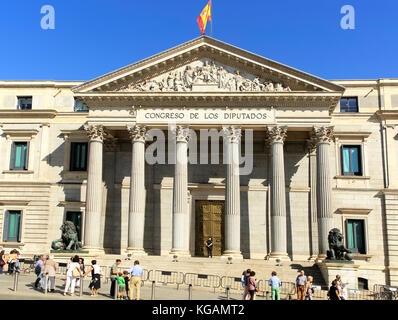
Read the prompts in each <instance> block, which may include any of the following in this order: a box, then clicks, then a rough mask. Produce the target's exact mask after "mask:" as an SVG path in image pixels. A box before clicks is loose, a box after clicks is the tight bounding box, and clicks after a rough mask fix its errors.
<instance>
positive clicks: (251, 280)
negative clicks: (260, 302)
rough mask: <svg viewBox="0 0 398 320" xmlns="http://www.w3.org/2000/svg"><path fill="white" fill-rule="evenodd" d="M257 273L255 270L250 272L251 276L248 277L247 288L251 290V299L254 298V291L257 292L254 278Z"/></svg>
mask: <svg viewBox="0 0 398 320" xmlns="http://www.w3.org/2000/svg"><path fill="white" fill-rule="evenodd" d="M255 275H256V273H255V272H254V271H251V272H250V276H249V278H248V281H247V287H248V288H247V290H248V291H249V294H250V300H254V293H255V292H256V286H257V283H256V279H255V278H254V276H255Z"/></svg>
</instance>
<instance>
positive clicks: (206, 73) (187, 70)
mask: <svg viewBox="0 0 398 320" xmlns="http://www.w3.org/2000/svg"><path fill="white" fill-rule="evenodd" d="M198 63H199V65H198ZM228 69H229V70H228ZM201 86H207V87H208V88H211V89H209V90H211V91H231V92H284V91H285V92H290V91H291V89H290V88H289V87H288V86H284V85H283V84H282V83H280V82H273V81H271V80H263V79H260V77H258V76H250V75H244V74H243V73H242V72H241V71H239V70H237V69H232V68H229V67H224V66H223V65H221V64H218V63H217V64H216V63H215V62H214V61H213V60H207V59H206V60H204V61H198V62H196V63H194V64H190V65H187V66H185V67H183V68H180V69H178V70H175V71H172V72H169V73H168V74H165V75H163V76H161V77H157V78H156V79H151V80H144V81H141V82H138V83H130V84H127V85H125V86H123V87H122V88H118V89H116V90H115V91H118V92H130V91H133V92H134V91H142V92H147V91H154V92H173V91H174V92H191V91H200V87H201Z"/></svg>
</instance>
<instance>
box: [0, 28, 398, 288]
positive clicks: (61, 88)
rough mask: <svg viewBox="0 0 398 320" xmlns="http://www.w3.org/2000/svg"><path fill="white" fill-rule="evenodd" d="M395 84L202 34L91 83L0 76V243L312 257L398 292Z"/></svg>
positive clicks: (28, 249) (26, 248)
mask: <svg viewBox="0 0 398 320" xmlns="http://www.w3.org/2000/svg"><path fill="white" fill-rule="evenodd" d="M397 124H398V80H397V79H380V80H335V81H327V80H323V79H320V78H318V77H315V76H312V75H310V74H307V73H305V72H302V71H299V70H297V69H293V68H291V67H288V66H285V65H283V64H280V63H277V62H275V61H272V60H269V59H266V58H263V57H260V56H257V55H255V54H252V53H249V52H247V51H244V50H242V49H239V48H236V47H233V46H231V45H229V44H226V43H223V42H220V41H218V40H215V39H212V38H208V37H206V36H202V37H200V38H197V39H194V40H192V41H189V42H187V43H185V44H182V45H180V46H178V47H175V48H173V49H170V50H167V51H164V52H162V53H160V54H157V55H155V56H152V57H150V58H148V59H145V60H142V61H140V62H138V63H134V64H132V65H129V66H127V67H125V68H122V69H119V70H116V71H114V72H111V73H109V74H107V75H104V76H102V77H99V78H97V79H94V80H92V81H88V82H63V81H0V133H1V135H0V151H1V154H2V161H1V162H0V233H1V234H0V236H1V241H2V243H1V246H2V247H3V248H19V249H20V250H21V251H22V252H23V253H24V254H33V253H38V252H45V251H48V250H49V248H50V245H51V241H52V240H54V239H58V238H59V237H60V230H59V228H60V226H61V225H62V223H63V222H64V221H66V220H70V221H73V222H74V224H75V225H76V227H77V229H78V232H79V237H80V239H81V241H82V244H83V247H84V248H85V249H86V250H88V251H89V252H90V254H91V255H102V254H106V253H115V254H125V253H127V252H130V253H134V254H136V255H138V254H153V255H169V254H178V255H188V256H189V255H190V256H201V255H204V254H205V247H204V242H205V241H206V239H207V238H208V237H210V236H211V237H213V238H214V243H215V249H214V253H215V254H216V255H222V256H224V257H229V256H232V257H234V258H237V259H240V258H250V259H265V258H266V259H274V258H279V259H289V260H293V261H300V260H301V261H303V260H307V259H314V260H318V261H321V260H322V259H323V258H325V254H326V250H327V249H328V241H327V237H328V233H329V231H330V230H331V229H332V228H339V229H340V230H341V232H342V234H343V235H344V238H345V245H346V246H347V247H348V248H349V249H350V250H351V251H352V252H353V255H354V260H355V263H356V265H358V275H359V276H360V277H361V278H363V279H365V280H367V281H369V284H372V283H386V284H390V285H398V172H397V170H398V167H397V165H396V164H397V160H398V145H397V144H398V142H397V139H396V136H397V132H396V125H397Z"/></svg>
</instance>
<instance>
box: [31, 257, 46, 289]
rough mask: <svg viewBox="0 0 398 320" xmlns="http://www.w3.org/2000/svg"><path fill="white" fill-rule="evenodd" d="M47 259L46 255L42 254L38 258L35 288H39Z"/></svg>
mask: <svg viewBox="0 0 398 320" xmlns="http://www.w3.org/2000/svg"><path fill="white" fill-rule="evenodd" d="M45 261H46V256H45V255H42V256H40V258H39V260H37V262H36V263H35V274H36V276H37V278H36V281H35V284H34V287H35V289H37V288H38V287H39V283H40V281H41V278H42V274H43V269H44V267H43V264H44V262H45Z"/></svg>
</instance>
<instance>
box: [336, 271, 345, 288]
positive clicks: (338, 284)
mask: <svg viewBox="0 0 398 320" xmlns="http://www.w3.org/2000/svg"><path fill="white" fill-rule="evenodd" d="M334 280H336V282H337V286H338V287H341V284H342V283H343V282H342V281H341V277H340V275H339V274H336V279H334Z"/></svg>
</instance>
